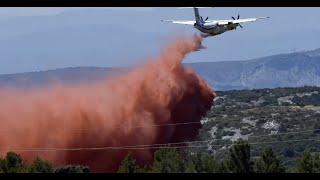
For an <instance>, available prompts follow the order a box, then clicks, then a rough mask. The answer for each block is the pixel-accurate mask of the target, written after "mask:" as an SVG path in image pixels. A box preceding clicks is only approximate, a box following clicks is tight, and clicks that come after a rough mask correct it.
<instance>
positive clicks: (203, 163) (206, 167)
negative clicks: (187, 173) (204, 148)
mask: <svg viewBox="0 0 320 180" xmlns="http://www.w3.org/2000/svg"><path fill="white" fill-rule="evenodd" d="M191 164H192V166H193V167H194V170H195V172H197V173H216V172H218V171H219V170H218V168H219V167H218V166H219V163H218V162H217V161H216V160H215V159H214V157H213V156H211V155H209V154H207V153H196V154H194V155H192V156H191Z"/></svg>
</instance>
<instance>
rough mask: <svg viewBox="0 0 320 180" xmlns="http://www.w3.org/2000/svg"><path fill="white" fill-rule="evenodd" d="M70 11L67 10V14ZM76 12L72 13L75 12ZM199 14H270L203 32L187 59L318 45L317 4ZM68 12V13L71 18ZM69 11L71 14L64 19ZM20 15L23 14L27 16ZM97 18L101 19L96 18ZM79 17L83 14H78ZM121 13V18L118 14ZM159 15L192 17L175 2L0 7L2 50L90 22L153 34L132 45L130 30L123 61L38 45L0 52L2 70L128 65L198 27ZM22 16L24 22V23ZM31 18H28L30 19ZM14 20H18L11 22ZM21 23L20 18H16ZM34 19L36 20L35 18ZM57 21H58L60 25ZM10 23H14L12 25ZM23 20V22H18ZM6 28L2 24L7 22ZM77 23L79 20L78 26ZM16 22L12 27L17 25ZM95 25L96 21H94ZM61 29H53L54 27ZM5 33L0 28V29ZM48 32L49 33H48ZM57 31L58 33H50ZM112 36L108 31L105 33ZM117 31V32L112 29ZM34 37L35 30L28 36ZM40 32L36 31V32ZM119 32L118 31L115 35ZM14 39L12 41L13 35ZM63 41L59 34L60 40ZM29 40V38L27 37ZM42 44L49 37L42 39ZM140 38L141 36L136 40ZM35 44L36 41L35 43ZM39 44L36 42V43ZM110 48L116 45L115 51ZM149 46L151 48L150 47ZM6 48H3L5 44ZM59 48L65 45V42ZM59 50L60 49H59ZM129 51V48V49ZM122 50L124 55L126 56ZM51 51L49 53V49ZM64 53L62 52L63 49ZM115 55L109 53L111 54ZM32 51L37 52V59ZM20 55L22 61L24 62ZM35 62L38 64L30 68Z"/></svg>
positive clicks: (256, 54)
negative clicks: (215, 32) (57, 56)
mask: <svg viewBox="0 0 320 180" xmlns="http://www.w3.org/2000/svg"><path fill="white" fill-rule="evenodd" d="M96 11H97V12H112V13H113V14H114V16H101V18H100V16H97V15H95V19H94V21H95V22H94V23H91V22H90V21H91V20H90V21H88V20H85V18H84V17H86V16H87V14H88V13H94V12H96ZM69 14H70V15H69ZM75 14H76V15H75ZM200 14H201V15H202V16H203V17H204V18H205V17H207V16H208V17H209V20H214V19H230V18H231V16H237V15H238V14H240V17H241V18H249V17H260V16H270V17H271V18H270V19H266V20H258V21H256V22H249V23H243V24H242V26H243V27H244V28H243V29H241V28H237V30H236V31H229V32H226V33H224V34H222V35H219V36H215V37H210V38H207V39H206V40H205V41H204V43H203V44H204V45H206V46H207V47H208V49H207V50H204V51H200V52H197V53H194V54H192V55H190V56H188V57H187V59H186V61H185V62H200V61H212V62H214V61H230V60H248V59H253V58H258V57H263V56H268V55H273V54H278V53H289V52H293V51H300V50H312V49H316V48H320V45H319V42H320V36H319V34H320V24H319V23H318V19H319V17H320V8H317V7H316V8H282V7H281V8H280V7H279V8H276V7H272V8H268V7H264V8H260V7H257V8H254V7H248V8H237V7H228V8H220V7H216V8H213V9H200ZM62 15H63V21H62V20H61V19H60V20H59V19H55V17H58V16H61V17H62ZM71 15H72V18H71ZM39 17H45V18H47V19H48V20H45V22H47V23H43V21H39V23H38V20H39ZM69 17H70V19H68V18H69ZM23 18H25V19H26V18H27V19H26V20H25V19H23ZM99 18H100V19H99ZM82 19H83V20H82ZM118 19H119V20H118ZM161 19H177V20H194V14H193V10H192V9H176V8H160V7H157V8H125V7H123V8H110V7H104V8H101V7H97V8H85V7H81V8H49V7H46V8H0V29H1V30H0V51H1V47H5V48H3V49H5V51H6V52H8V51H10V48H11V46H12V51H13V50H14V51H15V52H16V53H17V54H19V51H20V50H21V51H23V49H19V48H21V47H20V46H19V41H18V40H19V37H24V35H28V34H32V33H33V34H34V33H39V32H40V33H41V32H43V31H48V30H54V29H58V28H62V27H63V28H65V27H66V26H67V25H69V26H73V25H74V28H75V30H77V29H76V28H83V27H86V26H87V27H90V26H92V24H94V25H96V24H104V25H111V26H112V27H113V28H119V29H125V30H126V31H127V32H129V34H130V32H132V34H134V33H140V34H143V33H146V34H152V35H150V37H154V39H152V40H150V41H148V43H149V44H151V45H149V46H148V47H147V46H146V47H145V48H139V47H136V45H135V43H130V42H132V41H134V38H135V37H134V35H132V36H130V35H128V34H127V35H126V36H125V38H126V39H125V42H128V44H127V46H126V48H127V49H128V50H129V49H134V52H130V51H128V52H127V53H128V54H119V53H118V54H119V58H124V59H126V60H124V61H123V62H122V63H118V64H117V61H116V60H115V61H111V60H110V61H102V60H101V59H99V56H98V55H97V56H96V58H92V59H90V62H86V63H84V62H80V61H77V58H76V57H75V56H74V58H72V57H73V56H70V57H68V61H56V62H54V63H53V62H52V61H53V60H52V59H50V58H44V57H45V55H44V54H45V53H47V52H42V50H41V48H40V49H39V50H38V53H39V55H33V56H31V55H30V57H27V56H26V58H29V59H32V60H30V61H29V60H28V62H25V61H26V60H22V59H21V58H20V59H19V58H16V59H12V60H11V59H10V58H9V57H11V56H6V58H5V59H4V58H3V57H1V58H0V63H1V64H2V65H3V66H2V67H3V68H0V74H4V73H13V72H23V71H34V70H40V69H43V70H45V69H54V68H57V67H65V66H68V67H69V66H85V65H92V66H117V65H126V64H130V63H132V62H135V60H136V59H139V58H145V57H147V56H149V55H154V54H155V53H156V52H158V50H160V47H161V45H163V41H161V39H163V37H169V36H170V35H172V34H174V33H176V34H177V33H184V32H196V30H195V29H194V28H193V27H192V26H189V27H187V26H184V25H178V24H171V23H165V22H161V21H160V20H161ZM22 22H24V24H23V23H22ZM29 22H30V23H29ZM14 23H16V24H14ZM19 23H20V24H19ZM37 23H38V24H37ZM59 23H61V27H59ZM12 24H14V25H12ZM22 24H23V25H22ZM9 25H10V28H12V27H14V28H12V29H8V30H6V28H9ZM80 25H81V26H80ZM15 27H16V28H15ZM97 27H98V26H97ZM58 32H60V31H57V33H58ZM1 33H3V34H1ZM49 34H50V33H49ZM51 35H56V34H51ZM108 35H109V36H112V34H111V35H110V34H108V33H107V32H106V36H108ZM48 36H49V35H48ZM116 36H119V35H116ZM30 37H34V38H37V36H34V35H33V36H30ZM39 37H40V36H39ZM10 38H11V39H13V40H14V41H15V42H17V43H16V44H14V43H13V44H14V45H11V46H8V47H6V46H5V45H2V46H1V41H3V42H6V43H8V44H10V42H11V40H10ZM118 38H119V39H120V38H122V37H121V36H119V37H118ZM13 40H12V41H13ZM60 41H61V42H60V43H62V44H64V43H65V42H63V39H61V40H60ZM30 42H32V39H31V40H30ZM42 43H44V44H43V46H46V43H47V44H50V43H51V42H46V41H44V42H42ZM139 43H140V44H143V43H144V42H139ZM28 46H29V47H28V48H32V46H33V44H32V43H30V44H28ZM107 46H108V49H109V50H110V54H112V53H113V52H114V51H116V47H115V46H113V44H112V43H109V44H107ZM35 47H36V46H35ZM37 48H38V47H37ZM72 48H73V49H70V52H71V51H72V52H74V53H75V54H76V53H77V51H79V53H81V51H82V50H81V49H78V50H77V46H74V47H72ZM113 48H114V51H113ZM148 48H149V49H148ZM3 51H4V50H3ZM63 51H68V49H67V48H64V49H63ZM57 53H59V49H57ZM130 53H132V54H130ZM125 55H126V56H125ZM48 56H50V55H48ZM61 56H63V54H61ZM115 56H116V54H115V55H114V56H112V57H113V58H114V57H115ZM36 57H41V58H42V59H41V61H40V60H37V59H36ZM22 61H23V62H22ZM33 67H36V68H33Z"/></svg>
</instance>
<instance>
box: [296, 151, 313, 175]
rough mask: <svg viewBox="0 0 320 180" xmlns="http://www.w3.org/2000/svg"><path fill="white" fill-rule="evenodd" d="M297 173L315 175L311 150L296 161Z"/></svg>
mask: <svg viewBox="0 0 320 180" xmlns="http://www.w3.org/2000/svg"><path fill="white" fill-rule="evenodd" d="M295 172H297V173H313V172H314V162H313V158H312V156H311V153H310V151H309V150H305V151H304V152H303V153H302V154H301V155H300V156H298V158H297V160H296V168H295Z"/></svg>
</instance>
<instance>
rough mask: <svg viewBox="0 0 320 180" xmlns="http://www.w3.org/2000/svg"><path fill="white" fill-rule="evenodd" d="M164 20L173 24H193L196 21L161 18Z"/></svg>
mask: <svg viewBox="0 0 320 180" xmlns="http://www.w3.org/2000/svg"><path fill="white" fill-rule="evenodd" d="M161 21H164V22H171V23H174V24H185V25H194V23H196V21H180V20H161Z"/></svg>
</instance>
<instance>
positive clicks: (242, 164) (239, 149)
mask: <svg viewBox="0 0 320 180" xmlns="http://www.w3.org/2000/svg"><path fill="white" fill-rule="evenodd" d="M229 152H230V157H229V160H228V162H227V165H228V168H229V170H230V171H231V172H233V173H252V172H253V162H252V161H251V158H250V146H249V145H248V143H247V142H246V141H243V140H239V141H238V142H237V143H236V144H235V145H233V147H232V148H230V150H229Z"/></svg>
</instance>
